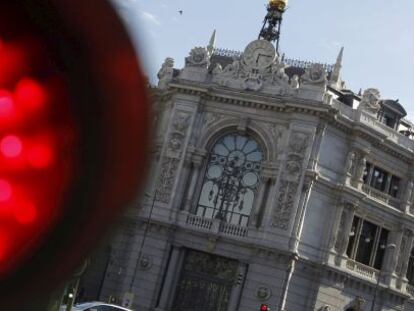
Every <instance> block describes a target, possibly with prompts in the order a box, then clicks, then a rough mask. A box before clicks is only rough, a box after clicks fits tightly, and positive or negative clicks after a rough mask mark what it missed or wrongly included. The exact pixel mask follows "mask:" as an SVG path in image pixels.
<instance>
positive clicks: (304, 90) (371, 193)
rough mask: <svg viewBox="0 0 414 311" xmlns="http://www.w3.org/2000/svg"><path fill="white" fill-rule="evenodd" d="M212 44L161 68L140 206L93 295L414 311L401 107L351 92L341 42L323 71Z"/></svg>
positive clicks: (297, 310)
mask: <svg viewBox="0 0 414 311" xmlns="http://www.w3.org/2000/svg"><path fill="white" fill-rule="evenodd" d="M214 41H215V40H214V35H213V38H212V40H210V43H209V45H208V46H207V47H197V48H194V49H192V50H191V51H190V54H189V56H188V57H186V59H185V66H184V68H181V69H176V68H174V61H173V60H172V59H171V58H167V59H166V61H165V63H164V64H163V66H162V68H161V70H160V72H159V74H158V77H159V85H158V87H157V88H155V89H153V92H154V97H155V105H156V118H155V120H154V128H155V129H156V133H155V145H154V150H153V154H152V167H151V172H150V179H149V181H148V187H147V189H146V192H145V195H144V197H143V198H142V199H140V200H138V201H137V203H136V206H140V207H141V209H138V208H136V206H133V207H132V208H131V209H130V210H129V212H128V213H127V215H125V217H124V219H123V222H122V225H121V226H120V230H119V232H118V234H117V235H116V236H115V238H113V240H112V241H111V248H109V249H108V251H107V257H106V260H107V261H105V260H101V264H100V266H101V268H100V270H99V269H98V268H96V267H95V268H91V269H90V272H88V273H89V277H90V278H89V283H88V282H86V283H84V286H85V292H84V295H85V297H87V298H89V299H92V298H93V299H97V298H99V299H104V300H107V299H108V298H109V297H113V298H115V299H117V300H118V301H121V302H122V303H123V304H124V305H128V304H132V305H133V306H135V307H136V309H137V310H140V311H142V310H176V311H187V310H206V311H213V310H214V311H216V310H217V311H225V310H229V311H236V310H240V311H248V310H259V307H260V305H261V304H262V303H264V304H267V305H269V306H270V307H271V308H272V310H289V311H309V310H335V311H340V310H341V311H342V310H347V311H351V310H355V311H356V310H390V311H391V310H414V304H413V303H412V302H411V301H412V299H413V298H414V271H413V270H414V265H413V264H414V252H413V239H414V234H413V232H414V206H413V186H414V173H413V172H414V170H413V168H414V141H413V140H412V137H411V135H412V132H411V127H412V124H411V123H410V122H409V121H408V120H406V119H405V118H404V117H405V115H406V112H405V110H404V108H403V107H402V106H401V105H400V104H399V103H398V101H395V100H385V99H381V97H380V93H379V91H378V90H376V89H367V90H365V91H364V92H362V93H361V94H355V93H353V92H352V91H350V90H347V89H346V87H345V83H344V82H343V81H342V80H341V76H340V70H341V60H342V53H343V50H341V52H340V54H339V56H338V59H337V61H336V63H335V64H334V65H322V64H316V63H310V62H302V61H298V60H291V59H287V58H284V57H280V56H279V55H278V54H277V52H276V51H275V48H274V46H273V45H272V44H271V43H270V42H268V41H266V40H262V39H261V40H254V41H252V42H251V43H249V44H248V45H247V47H246V48H245V50H244V52H235V51H228V50H224V49H218V48H215V46H214ZM100 258H102V257H100ZM96 266H99V262H98V264H97V265H96ZM94 269H95V270H94ZM98 270H99V271H101V272H97V271H98ZM92 275H95V276H94V277H92ZM91 278H92V279H94V280H95V286H94V287H93V286H92V285H90V284H92V283H93V282H92V283H90V282H91V281H90V279H91ZM96 282H98V283H99V286H97V285H96ZM88 284H89V285H88ZM88 286H89V287H88ZM91 288H94V289H95V292H93V291H92V290H91ZM88 295H89V296H88ZM85 299H86V298H85ZM372 307H373V309H372Z"/></svg>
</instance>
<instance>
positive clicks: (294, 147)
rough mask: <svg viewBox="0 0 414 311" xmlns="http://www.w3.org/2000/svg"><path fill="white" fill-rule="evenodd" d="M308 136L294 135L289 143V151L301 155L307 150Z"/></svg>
mask: <svg viewBox="0 0 414 311" xmlns="http://www.w3.org/2000/svg"><path fill="white" fill-rule="evenodd" d="M308 143H309V136H308V135H307V134H304V133H294V134H293V135H292V138H291V139H290V142H289V151H290V152H291V153H296V154H299V155H302V154H303V153H304V152H305V150H306V149H307V148H308Z"/></svg>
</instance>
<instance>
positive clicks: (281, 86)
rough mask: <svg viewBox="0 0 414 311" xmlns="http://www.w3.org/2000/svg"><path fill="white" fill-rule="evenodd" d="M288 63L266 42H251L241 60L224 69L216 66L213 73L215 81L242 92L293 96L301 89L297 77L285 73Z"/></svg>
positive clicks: (237, 59) (236, 60)
mask: <svg viewBox="0 0 414 311" xmlns="http://www.w3.org/2000/svg"><path fill="white" fill-rule="evenodd" d="M285 67H286V66H285V64H283V63H281V62H280V59H279V57H277V54H276V51H275V50H274V47H273V46H272V45H271V44H269V43H268V42H263V40H256V41H253V42H251V43H250V44H249V45H248V46H247V47H246V50H245V51H244V54H243V55H242V57H241V58H235V59H234V61H233V63H232V64H229V65H227V66H226V67H225V68H224V69H222V68H221V66H220V65H216V66H215V67H214V69H213V70H212V76H213V77H212V82H213V83H216V84H219V85H221V86H228V87H233V88H238V89H243V90H252V91H259V90H262V91H266V92H269V93H274V94H279V95H286V94H293V93H294V92H296V89H297V88H298V87H299V79H298V77H297V76H296V77H293V78H292V80H291V82H290V83H289V76H288V75H287V74H286V72H285Z"/></svg>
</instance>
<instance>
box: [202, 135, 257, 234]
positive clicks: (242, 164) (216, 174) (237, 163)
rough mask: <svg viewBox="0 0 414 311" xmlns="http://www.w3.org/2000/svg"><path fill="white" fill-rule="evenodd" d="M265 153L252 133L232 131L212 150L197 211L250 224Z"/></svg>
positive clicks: (203, 215) (228, 220)
mask: <svg viewBox="0 0 414 311" xmlns="http://www.w3.org/2000/svg"><path fill="white" fill-rule="evenodd" d="M262 159H263V153H262V151H261V149H260V146H259V145H258V144H257V142H256V141H255V140H254V139H252V138H251V137H249V136H242V135H240V134H236V133H234V134H229V135H225V136H223V137H221V138H220V139H219V140H218V141H217V142H216V144H215V145H214V147H213V148H212V150H211V153H210V155H209V158H208V162H207V165H206V171H205V174H204V179H203V183H202V188H201V193H200V198H199V200H198V205H197V210H196V213H197V215H198V216H201V217H206V218H212V219H213V218H215V219H220V220H222V221H225V222H227V223H231V224H235V225H240V226H247V224H248V220H249V217H250V213H251V211H252V207H253V202H254V198H255V195H256V193H257V188H258V185H259V173H260V167H261V162H262Z"/></svg>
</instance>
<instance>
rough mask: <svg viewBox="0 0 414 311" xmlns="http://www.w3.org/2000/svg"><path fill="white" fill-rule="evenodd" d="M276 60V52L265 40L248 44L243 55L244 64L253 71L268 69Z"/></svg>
mask: <svg viewBox="0 0 414 311" xmlns="http://www.w3.org/2000/svg"><path fill="white" fill-rule="evenodd" d="M275 58H276V50H275V48H274V46H273V44H272V43H270V42H269V41H266V40H261V39H259V40H255V41H252V42H250V43H249V44H248V45H247V47H246V49H245V50H244V53H243V61H244V63H245V64H246V65H247V66H249V67H251V68H253V69H264V68H266V67H269V66H270V65H271V64H272V63H273V62H274V60H275Z"/></svg>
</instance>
